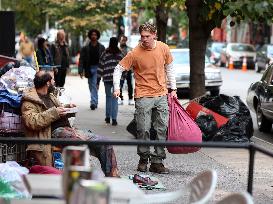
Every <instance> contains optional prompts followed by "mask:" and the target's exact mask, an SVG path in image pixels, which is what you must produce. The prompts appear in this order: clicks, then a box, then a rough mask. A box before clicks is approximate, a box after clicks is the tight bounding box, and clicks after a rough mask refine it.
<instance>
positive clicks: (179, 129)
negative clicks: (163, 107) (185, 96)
mask: <svg viewBox="0 0 273 204" xmlns="http://www.w3.org/2000/svg"><path fill="white" fill-rule="evenodd" d="M168 104H169V126H168V136H167V140H168V141H178V142H200V143H201V142H202V132H201V130H200V129H199V127H198V125H197V124H196V123H195V122H194V120H193V119H192V118H191V116H190V115H189V114H188V113H187V112H186V111H185V109H184V108H183V107H182V106H181V105H180V103H179V101H178V99H177V98H174V97H171V95H170V94H169V95H168ZM199 149H200V148H199V147H167V150H168V152H169V153H171V154H187V153H193V152H196V151H198V150H199Z"/></svg>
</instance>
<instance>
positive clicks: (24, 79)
mask: <svg viewBox="0 0 273 204" xmlns="http://www.w3.org/2000/svg"><path fill="white" fill-rule="evenodd" d="M35 73H36V71H35V70H34V69H33V68H32V67H25V66H21V67H19V68H12V69H10V70H9V71H7V72H6V73H5V74H4V75H3V76H1V79H0V86H1V88H3V87H4V88H5V89H6V90H8V91H9V93H11V94H14V95H17V94H19V93H21V92H22V91H23V90H24V89H25V88H31V87H33V86H34V84H33V79H34V76H35Z"/></svg>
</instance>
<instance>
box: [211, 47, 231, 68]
mask: <svg viewBox="0 0 273 204" xmlns="http://www.w3.org/2000/svg"><path fill="white" fill-rule="evenodd" d="M226 46H227V45H226V43H225V42H212V44H211V47H210V51H211V55H210V61H211V63H213V64H218V63H219V62H220V58H221V57H220V56H221V52H222V50H223V48H225V47H226Z"/></svg>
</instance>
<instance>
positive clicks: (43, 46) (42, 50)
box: [36, 37, 54, 66]
mask: <svg viewBox="0 0 273 204" xmlns="http://www.w3.org/2000/svg"><path fill="white" fill-rule="evenodd" d="M36 56H37V61H38V64H39V65H48V66H52V65H53V64H54V63H53V59H52V55H51V52H50V49H49V48H48V44H47V41H46V40H45V39H44V38H42V37H40V38H38V49H37V50H36Z"/></svg>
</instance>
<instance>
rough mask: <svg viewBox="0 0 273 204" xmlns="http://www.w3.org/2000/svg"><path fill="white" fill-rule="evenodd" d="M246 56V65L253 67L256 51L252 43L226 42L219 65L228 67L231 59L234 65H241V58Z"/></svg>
mask: <svg viewBox="0 0 273 204" xmlns="http://www.w3.org/2000/svg"><path fill="white" fill-rule="evenodd" d="M244 57H246V60H247V67H248V68H252V69H254V67H255V61H256V51H255V48H254V46H253V45H251V44H244V43H228V44H227V47H226V49H223V51H222V53H221V62H220V64H221V66H226V67H228V65H229V62H230V60H231V59H232V61H233V65H234V67H239V68H241V67H242V64H243V59H244Z"/></svg>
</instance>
